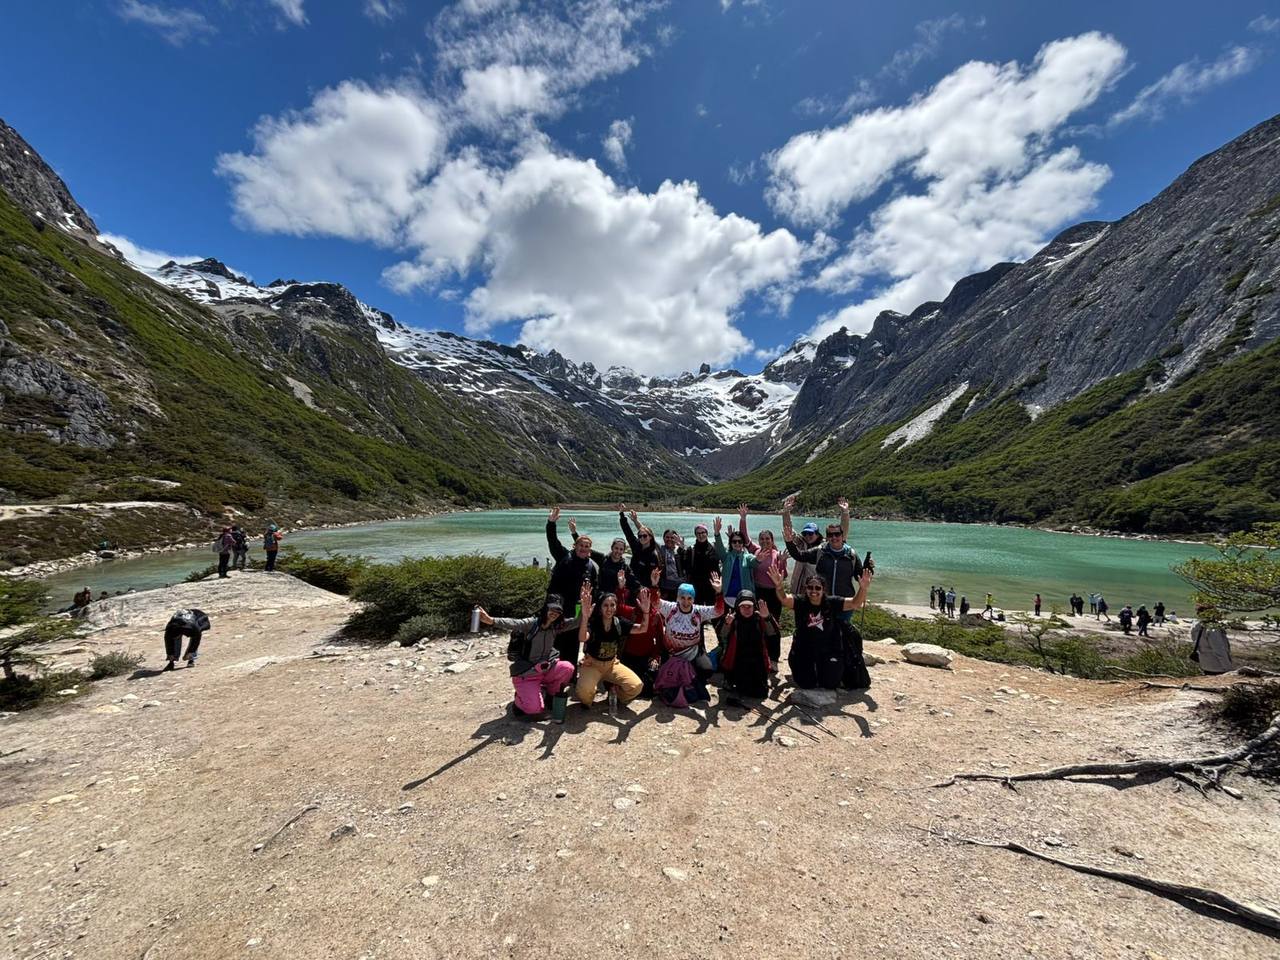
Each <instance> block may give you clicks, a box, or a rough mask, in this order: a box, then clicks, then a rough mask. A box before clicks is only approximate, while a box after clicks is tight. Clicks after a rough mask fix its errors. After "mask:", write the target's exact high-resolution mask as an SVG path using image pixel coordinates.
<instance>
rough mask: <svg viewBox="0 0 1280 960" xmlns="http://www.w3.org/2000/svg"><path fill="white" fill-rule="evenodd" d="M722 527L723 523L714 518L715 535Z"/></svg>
mask: <svg viewBox="0 0 1280 960" xmlns="http://www.w3.org/2000/svg"><path fill="white" fill-rule="evenodd" d="M723 525H724V523H723V521H722V520H721V519H720V518H719V517H716V524H715V527H716V533H717V534H718V533H719V532H720V528H721V527H722V526H723Z"/></svg>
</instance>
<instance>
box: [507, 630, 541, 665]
mask: <svg viewBox="0 0 1280 960" xmlns="http://www.w3.org/2000/svg"><path fill="white" fill-rule="evenodd" d="M533 629H534V630H537V629H538V628H537V627H536V626H535V627H534V628H533ZM531 633H532V631H528V632H522V631H520V630H512V631H511V639H509V640H508V641H507V659H508V660H509V661H510V662H512V663H515V662H517V661H518V660H528V659H529V645H530V643H531V639H530V634H531Z"/></svg>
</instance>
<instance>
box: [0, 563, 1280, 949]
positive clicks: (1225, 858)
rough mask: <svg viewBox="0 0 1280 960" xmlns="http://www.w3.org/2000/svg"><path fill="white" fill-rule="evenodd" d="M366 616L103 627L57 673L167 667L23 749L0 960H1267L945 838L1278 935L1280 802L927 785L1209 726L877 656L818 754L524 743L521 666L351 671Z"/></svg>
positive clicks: (647, 730) (581, 729)
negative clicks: (182, 627) (70, 666)
mask: <svg viewBox="0 0 1280 960" xmlns="http://www.w3.org/2000/svg"><path fill="white" fill-rule="evenodd" d="M184 605H194V606H199V607H201V608H202V609H204V610H206V611H207V612H208V613H209V614H210V617H211V618H212V620H213V625H214V628H213V630H212V631H211V632H210V633H209V634H208V635H207V636H206V639H205V644H204V647H203V650H202V657H201V660H200V666H199V667H198V668H196V669H183V670H179V671H176V672H173V673H165V674H158V673H156V672H154V671H155V669H156V668H157V667H158V666H160V665H162V656H161V643H160V628H161V626H162V624H163V622H164V620H165V619H167V617H168V616H169V614H170V612H171V611H172V609H174V608H176V607H178V606H184ZM350 611H351V606H350V604H349V603H348V601H346V600H345V599H343V598H341V597H335V596H332V595H329V594H325V593H323V592H322V591H319V590H315V589H314V588H311V587H308V586H306V585H303V584H300V583H298V582H297V581H294V580H292V579H290V578H288V577H285V576H280V575H277V576H273V577H272V576H267V575H265V574H248V575H243V576H233V577H232V578H231V579H230V580H227V581H216V580H215V581H207V582H203V583H197V584H183V585H180V586H178V587H175V588H172V589H171V590H170V591H155V592H152V593H148V594H134V595H130V596H127V597H121V598H115V599H113V600H110V601H107V602H106V603H105V605H104V606H103V608H102V609H101V610H99V611H96V613H95V617H96V619H95V623H96V624H97V625H99V626H101V627H103V629H102V630H101V631H99V632H97V633H95V634H93V635H91V636H90V637H89V638H88V639H87V640H86V641H83V642H81V643H80V644H79V645H78V646H79V647H80V648H81V649H80V650H79V652H70V651H69V652H68V653H67V654H66V656H67V658H68V659H73V660H74V659H75V658H77V657H82V656H85V655H86V649H88V648H92V649H99V650H100V649H107V648H110V647H119V648H122V649H130V650H136V651H140V652H145V653H146V654H147V655H148V660H147V663H146V664H145V665H144V669H143V670H142V671H140V672H139V673H138V675H137V676H135V677H133V678H120V679H117V680H114V681H110V682H102V683H98V684H94V685H92V686H91V687H90V688H89V689H88V692H84V693H82V695H80V696H78V697H68V698H66V699H67V700H69V701H70V702H62V703H56V704H53V705H51V706H50V707H49V708H44V709H41V710H38V711H33V712H31V713H27V714H23V715H19V716H16V717H10V718H8V719H5V720H3V721H0V944H2V945H3V950H4V952H5V954H6V955H9V956H13V957H15V958H18V960H33V958H37V957H39V958H47V957H60V958H71V957H82V958H93V960H111V958H128V960H138V958H142V957H145V958H147V960H166V958H177V957H190V958H202V960H208V958H221V957H242V956H243V957H254V956H260V957H270V958H273V960H275V958H305V960H313V958H319V957H334V958H350V960H358V958H365V960H383V958H415V960H416V958H433V957H450V958H456V957H493V956H510V957H546V956H568V955H574V956H581V955H592V954H596V953H603V954H613V955H622V956H626V955H635V954H645V955H649V956H654V957H664V958H665V957H672V958H675V957H679V958H686V957H739V956H742V957H771V956H776V955H789V956H799V957H832V958H836V957H839V958H845V960H847V958H856V957H886V956H891V957H920V958H924V957H928V958H936V957H1009V956H1028V955H1034V956H1044V957H1089V958H1094V957H1117V958H1119V957H1123V958H1144V957H1145V958H1155V957H1168V958H1182V957H1185V958H1192V957H1195V958H1215V957H1221V958H1228V957H1229V958H1247V957H1259V958H1261V957H1274V956H1275V955H1276V951H1277V941H1276V940H1275V939H1273V938H1272V937H1270V936H1268V935H1266V934H1264V933H1262V932H1259V931H1258V930H1255V929H1250V928H1246V927H1242V926H1240V925H1237V924H1235V923H1232V922H1230V921H1228V920H1226V919H1223V918H1222V917H1220V916H1217V915H1210V914H1209V913H1207V912H1197V911H1195V910H1191V909H1188V908H1187V907H1186V906H1184V905H1181V904H1178V903H1175V902H1172V901H1170V900H1167V899H1163V898H1161V897H1157V896H1154V895H1152V894H1149V893H1146V892H1143V891H1140V890H1137V889H1132V888H1129V887H1126V886H1123V885H1120V884H1117V883H1114V882H1112V881H1109V880H1104V879H1097V878H1091V877H1087V876H1084V875H1080V874H1077V873H1073V872H1070V871H1067V870H1065V869H1063V868H1060V867H1057V866H1054V865H1050V864H1045V863H1041V862H1037V861H1034V860H1031V859H1028V858H1026V857H1021V856H1018V855H1016V854H1013V853H1009V852H1007V851H1004V850H994V849H985V848H977V847H969V846H962V845H959V844H955V843H951V842H947V841H946V840H945V839H942V838H941V837H940V836H939V835H940V834H945V833H952V834H962V835H967V836H980V837H987V838H1002V839H1011V840H1017V841H1019V842H1022V843H1024V844H1027V845H1028V846H1031V847H1034V848H1036V849H1041V850H1044V851H1046V852H1050V853H1053V854H1055V855H1058V856H1062V857H1065V858H1067V859H1074V860H1081V861H1086V862H1089V863H1094V864H1102V865H1112V866H1116V867H1119V868H1121V869H1127V870H1131V871H1133V872H1137V873H1141V874H1145V875H1149V876H1155V877H1161V878H1165V879H1169V880H1175V881H1181V882H1184V883H1193V884H1199V885H1203V886H1208V887H1213V888H1216V889H1218V890H1221V891H1223V892H1224V893H1227V894H1229V895H1231V896H1234V897H1236V898H1238V899H1251V900H1255V901H1259V902H1270V903H1271V904H1273V905H1274V904H1276V903H1277V902H1280V868H1277V862H1280V833H1278V832H1277V830H1276V823H1277V814H1278V813H1280V789H1277V788H1276V787H1275V786H1272V785H1268V784H1266V783H1263V782H1259V781H1255V780H1251V779H1242V778H1233V779H1232V781H1231V782H1232V783H1233V784H1234V785H1235V786H1236V787H1238V788H1239V789H1240V790H1241V791H1242V792H1243V799H1241V800H1235V799H1232V798H1230V797H1228V796H1225V795H1222V794H1212V795H1210V796H1209V797H1207V798H1206V797H1202V796H1200V795H1199V794H1198V793H1196V792H1195V791H1194V790H1192V789H1191V788H1189V787H1186V786H1182V785H1180V784H1178V783H1177V782H1175V781H1168V780H1163V781H1157V782H1142V783H1139V784H1136V785H1131V784H1126V783H1119V782H1104V783H1092V784H1083V783H1064V782H1046V783H1029V784H1025V785H1021V786H1020V787H1019V789H1018V790H1017V791H1012V790H1009V789H1007V788H1005V787H1003V786H1001V785H999V784H996V783H975V784H970V785H967V786H953V787H949V788H945V789H936V788H933V787H931V786H930V785H931V784H932V783H934V782H935V781H937V780H940V779H943V778H945V777H947V776H948V775H950V774H951V773H953V772H956V771H958V770H965V769H982V770H991V771H1005V770H1020V769H1035V768H1037V767H1039V766H1041V765H1043V764H1058V763H1065V762H1070V761H1079V760H1085V759H1089V758H1094V759H1121V758H1128V757H1132V756H1136V755H1150V754H1171V755H1172V754H1186V753H1199V752H1202V751H1206V750H1212V749H1215V748H1217V747H1219V746H1222V745H1223V744H1224V743H1226V739H1225V738H1224V737H1223V735H1222V734H1220V733H1219V732H1218V731H1216V730H1215V729H1213V728H1210V727H1208V726H1206V725H1205V723H1204V721H1203V720H1202V719H1201V717H1200V715H1199V713H1198V712H1197V710H1196V705H1197V703H1198V702H1199V700H1200V699H1201V698H1202V697H1203V696H1205V695H1204V694H1196V693H1191V692H1188V691H1169V690H1143V689H1139V688H1137V687H1135V686H1132V685H1127V684H1098V683H1090V682H1087V681H1077V680H1070V679H1064V678H1061V677H1055V676H1051V675H1048V674H1045V673H1041V672H1039V671H1034V670H1019V669H1011V668H1008V667H1004V666H1001V665H998V664H991V663H986V662H982V661H974V660H967V659H964V658H957V659H956V661H955V663H954V665H953V668H952V669H951V670H941V669H933V668H928V667H921V666H915V665H911V664H907V663H905V662H903V661H902V660H901V657H900V651H899V649H898V648H897V647H895V646H892V645H886V644H877V645H869V649H871V648H872V647H874V649H875V652H876V653H878V654H880V655H881V656H882V657H883V658H884V660H885V661H886V662H885V663H883V664H879V665H876V666H874V667H872V670H871V672H872V677H873V685H872V687H871V689H870V691H869V692H868V693H866V694H864V695H862V696H859V697H846V698H844V699H843V700H842V701H841V702H840V703H839V704H838V705H837V706H836V707H834V708H832V709H830V710H829V711H827V712H826V713H825V714H823V715H822V716H821V717H820V718H818V723H814V722H811V720H810V719H809V718H807V717H806V716H804V715H803V714H802V713H801V712H800V711H799V710H797V709H795V708H790V707H780V706H779V705H778V703H777V702H776V700H771V701H769V703H768V704H767V705H768V706H770V707H775V708H777V710H776V712H775V714H774V715H773V717H772V718H766V717H763V716H760V715H758V714H755V713H748V712H745V711H743V710H741V709H737V708H734V707H731V706H729V705H728V704H713V705H712V707H711V708H710V709H708V710H706V711H703V712H694V711H672V710H668V709H665V708H654V707H652V706H650V705H648V704H646V703H643V702H638V703H637V704H636V709H635V710H634V711H632V712H629V713H627V714H626V715H625V716H623V717H620V718H619V719H617V720H612V719H609V718H606V717H603V716H599V715H592V716H590V717H587V716H585V715H584V714H583V713H582V712H581V711H579V710H576V709H575V710H572V711H571V713H570V717H569V720H568V722H567V723H565V724H564V725H563V726H560V725H555V724H551V723H536V724H525V723H520V722H517V721H513V720H509V719H507V718H506V715H505V705H506V703H507V701H508V699H509V692H510V682H509V680H508V677H507V670H506V662H505V660H504V658H503V657H502V648H503V646H504V644H505V637H501V636H497V635H490V636H484V637H469V638H462V639H459V640H456V641H447V642H443V643H439V644H434V645H432V646H430V647H429V648H427V649H421V650H415V649H403V650H400V649H397V650H388V649H377V650H369V649H367V648H353V647H349V646H341V645H337V644H335V642H334V634H335V631H336V630H337V628H338V627H339V626H340V624H341V623H342V622H343V620H344V619H345V618H346V616H347V615H348V614H349V613H350ZM776 693H777V694H778V695H781V696H783V697H785V696H786V691H785V689H780V690H778V691H776ZM299 814H300V816H299ZM293 818H297V819H296V822H295V823H294V824H293V825H292V826H291V827H287V828H285V829H283V830H280V827H281V826H282V825H283V824H285V823H286V822H288V821H290V820H291V819H293ZM930 831H933V832H932V833H931V832H930Z"/></svg>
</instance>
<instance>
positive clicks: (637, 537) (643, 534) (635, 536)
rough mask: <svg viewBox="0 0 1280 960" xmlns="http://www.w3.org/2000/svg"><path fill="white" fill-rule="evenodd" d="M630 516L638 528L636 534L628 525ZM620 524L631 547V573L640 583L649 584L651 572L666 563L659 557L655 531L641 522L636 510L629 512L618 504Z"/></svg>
mask: <svg viewBox="0 0 1280 960" xmlns="http://www.w3.org/2000/svg"><path fill="white" fill-rule="evenodd" d="M628 516H630V517H631V523H634V524H635V526H636V529H635V532H632V530H631V526H630V525H629V524H628V523H627V517H628ZM618 523H619V524H620V525H621V526H622V535H623V536H624V537H626V538H627V545H628V546H630V547H631V572H632V573H634V574H635V575H636V580H638V581H639V582H640V583H648V582H649V580H650V577H649V571H651V570H652V569H653V568H654V567H656V566H659V565H662V564H663V562H664V561H663V558H661V557H659V556H658V544H657V542H656V541H655V540H654V538H653V530H652V529H650V528H649V527H647V526H645V525H644V524H643V523H641V522H640V518H639V517H638V516H636V512H635V511H634V510H630V511H628V510H627V508H626V507H625V506H624V505H623V504H621V503H620V504H618Z"/></svg>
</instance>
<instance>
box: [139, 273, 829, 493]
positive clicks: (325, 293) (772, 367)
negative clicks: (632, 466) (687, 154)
mask: <svg viewBox="0 0 1280 960" xmlns="http://www.w3.org/2000/svg"><path fill="white" fill-rule="evenodd" d="M133 266H135V268H136V269H138V270H139V271H141V272H142V273H145V274H146V275H147V276H149V277H151V278H152V279H154V280H156V281H158V282H160V283H163V284H164V285H166V286H168V287H171V288H173V289H174V290H177V291H179V292H181V293H182V294H184V295H185V296H187V297H188V298H190V299H192V300H194V301H196V302H197V303H203V304H206V305H209V306H216V307H224V308H225V307H230V306H233V305H235V304H241V305H248V304H254V305H257V306H261V307H265V308H267V309H269V310H279V309H280V307H281V304H282V303H283V302H285V301H296V300H297V299H298V296H299V294H300V292H301V288H306V289H307V291H308V295H309V296H310V297H312V298H316V297H319V298H320V299H324V298H327V297H334V296H338V297H341V296H342V295H343V294H345V295H346V296H348V297H350V296H351V295H350V293H349V291H346V289H345V288H344V287H341V285H339V284H330V283H302V282H300V281H297V280H274V281H272V282H271V283H270V284H268V285H266V286H259V285H258V284H256V283H254V282H253V281H252V280H250V279H249V278H248V277H245V276H242V275H239V274H237V273H235V272H234V271H232V270H231V269H230V268H228V267H227V265H226V264H224V263H222V262H221V261H219V260H215V259H211V258H210V259H205V260H199V261H196V262H193V263H185V264H179V263H175V262H173V261H169V262H168V263H165V264H163V265H162V266H160V267H155V268H145V267H141V266H138V265H136V264H134V265H133ZM338 291H341V294H340V293H339V292H338ZM351 300H352V301H353V304H354V307H355V309H356V310H358V311H359V313H360V314H361V315H362V316H363V318H364V319H365V320H366V321H367V322H368V324H369V326H370V327H371V328H372V329H373V332H374V334H375V335H376V336H377V339H378V342H379V343H380V344H381V346H382V348H383V349H384V350H385V352H386V354H387V356H388V357H389V358H390V359H391V360H393V361H394V362H396V363H398V364H400V365H401V366H404V367H407V368H409V369H411V370H413V371H415V372H416V373H418V374H419V375H420V376H421V377H423V379H425V380H427V381H428V382H431V383H433V384H437V385H439V386H440V387H442V388H447V389H450V390H453V391H456V392H457V393H458V394H461V395H463V396H467V397H470V398H471V399H473V400H477V401H483V402H489V403H505V404H510V403H511V402H513V401H517V400H519V399H521V398H524V399H525V400H528V399H530V398H534V397H537V396H538V395H541V397H551V398H555V399H556V400H559V401H563V402H565V403H568V404H571V405H572V406H574V407H576V408H577V409H579V410H581V411H582V412H583V413H585V414H588V415H590V416H592V417H594V418H595V419H597V420H599V421H601V422H603V423H604V424H605V425H606V426H608V427H610V428H611V429H613V430H616V431H622V432H628V433H632V432H636V431H640V430H642V431H645V432H646V433H647V434H649V435H650V437H651V439H652V441H653V442H655V443H657V444H658V445H659V446H661V447H664V448H665V449H667V450H670V451H672V452H673V453H675V454H677V455H678V456H680V457H682V458H684V459H686V460H688V461H689V462H690V464H691V465H693V466H694V467H695V469H697V470H698V472H699V473H703V474H706V475H708V476H711V477H718V476H723V475H725V474H726V471H725V470H723V469H721V468H719V467H718V466H717V461H718V460H719V459H725V457H726V454H725V451H727V450H734V449H735V448H739V447H741V445H743V444H750V443H754V444H756V446H760V444H759V440H760V438H762V437H775V436H778V435H780V433H781V431H782V430H783V428H784V427H785V425H786V422H787V419H788V416H789V414H790V410H791V404H792V401H793V400H794V399H795V397H796V395H797V394H798V393H799V391H800V387H801V384H802V383H803V381H804V377H805V375H806V373H807V372H808V367H809V364H810V363H811V362H812V360H813V356H814V354H815V351H816V344H814V343H813V342H812V341H809V340H804V339H801V340H798V341H796V343H795V344H793V345H792V346H791V348H790V349H788V350H787V351H786V352H785V353H783V354H782V355H781V356H779V357H778V358H776V359H775V360H774V361H772V362H771V363H770V364H769V365H768V366H767V367H765V369H764V370H762V371H761V372H760V373H758V374H743V373H740V372H739V371H737V370H720V371H714V372H713V371H712V370H711V369H710V367H708V366H707V365H705V364H704V365H703V367H702V369H700V370H699V372H698V373H696V374H694V373H686V374H683V375H682V376H680V377H678V378H675V379H661V378H648V379H646V378H643V377H640V376H639V375H638V374H636V373H635V372H633V371H631V370H629V369H627V368H624V367H612V368H610V369H609V370H608V371H606V372H605V373H604V374H601V373H599V372H598V371H597V370H596V368H595V367H594V365H592V364H591V363H582V364H578V363H574V362H573V361H572V360H569V359H567V358H565V357H563V356H561V355H560V354H559V353H557V352H556V351H554V350H553V351H550V352H548V353H539V352H537V351H535V350H531V349H530V348H528V347H525V346H523V345H516V346H508V345H505V344H500V343H495V342H492V341H488V340H473V339H471V338H469V337H464V336H460V335H458V334H455V333H451V332H449V331H444V330H435V331H429V330H419V329H416V328H413V327H408V326H406V325H404V324H402V323H400V322H398V321H397V320H395V319H394V318H393V317H392V316H391V315H390V314H388V313H386V312H384V311H382V310H378V309H376V308H374V307H371V306H369V305H368V304H366V303H364V302H363V301H361V300H359V299H357V298H354V297H351ZM728 456H729V459H730V460H733V457H732V455H728ZM749 459H757V458H755V457H750V458H749ZM735 462H736V461H735ZM757 462H758V460H757ZM730 472H736V471H730Z"/></svg>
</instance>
